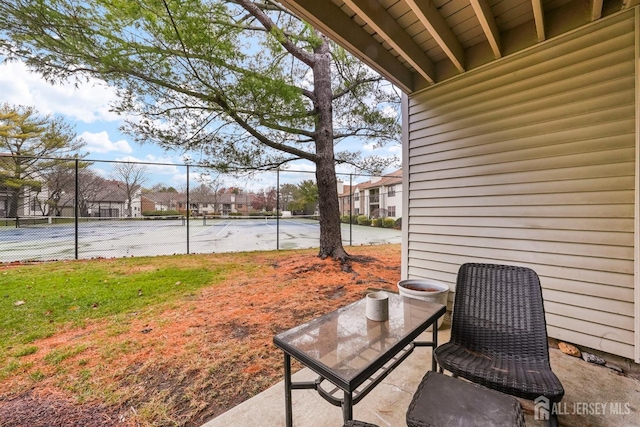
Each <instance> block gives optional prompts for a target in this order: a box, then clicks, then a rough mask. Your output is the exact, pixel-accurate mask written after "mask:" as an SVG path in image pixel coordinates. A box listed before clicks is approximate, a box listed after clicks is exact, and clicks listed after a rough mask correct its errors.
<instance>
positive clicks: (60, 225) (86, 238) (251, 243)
mask: <svg viewBox="0 0 640 427" xmlns="http://www.w3.org/2000/svg"><path fill="white" fill-rule="evenodd" d="M76 229H77V238H76ZM319 237H320V227H319V224H318V221H317V220H316V219H312V218H306V217H290V218H280V219H277V218H274V217H251V218H216V219H212V218H207V219H203V218H193V219H190V220H189V221H188V222H187V221H186V220H185V219H182V218H177V219H168V218H164V219H155V220H141V219H127V218H81V219H80V221H79V222H78V224H77V227H76V224H75V223H74V221H73V218H67V219H61V218H52V219H51V220H49V219H48V218H39V219H33V221H31V222H30V221H28V220H25V219H21V220H20V221H19V223H18V225H17V226H16V223H15V220H14V219H7V220H4V219H3V220H2V221H0V262H12V261H28V260H39V261H44V260H54V259H74V258H75V257H76V251H77V257H78V258H85V259H86V258H100V257H102V258H114V257H125V256H153V255H172V254H186V253H215V252H245V251H256V250H276V249H296V248H311V247H317V246H318V241H319ZM342 237H343V242H344V244H345V245H349V244H353V245H363V244H383V243H400V241H401V232H400V231H399V230H392V229H383V228H376V227H366V226H358V225H353V226H350V225H349V224H342Z"/></svg>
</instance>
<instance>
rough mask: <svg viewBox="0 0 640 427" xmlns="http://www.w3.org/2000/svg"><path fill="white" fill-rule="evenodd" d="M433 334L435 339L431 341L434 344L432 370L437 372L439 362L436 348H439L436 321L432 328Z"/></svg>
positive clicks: (432, 348)
mask: <svg viewBox="0 0 640 427" xmlns="http://www.w3.org/2000/svg"><path fill="white" fill-rule="evenodd" d="M431 329H432V334H433V338H431V341H432V342H433V347H431V370H432V371H435V370H436V369H438V362H436V348H437V347H438V322H437V321H436V322H435V323H434V324H433V325H432V326H431Z"/></svg>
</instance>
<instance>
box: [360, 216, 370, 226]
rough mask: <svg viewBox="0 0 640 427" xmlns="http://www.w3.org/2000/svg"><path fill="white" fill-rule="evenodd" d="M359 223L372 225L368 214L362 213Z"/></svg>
mask: <svg viewBox="0 0 640 427" xmlns="http://www.w3.org/2000/svg"><path fill="white" fill-rule="evenodd" d="M358 225H371V220H370V219H369V217H367V216H366V215H360V216H359V217H358Z"/></svg>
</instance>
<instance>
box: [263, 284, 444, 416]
mask: <svg viewBox="0 0 640 427" xmlns="http://www.w3.org/2000/svg"><path fill="white" fill-rule="evenodd" d="M388 294H389V320H387V321H384V322H377V321H373V320H369V319H367V317H366V315H365V300H364V299H362V300H359V301H356V302H355V303H352V304H350V305H348V306H346V307H342V308H340V309H338V310H336V311H333V312H331V313H328V314H326V315H324V316H321V317H318V318H316V319H313V320H311V321H310V322H308V323H305V324H302V325H300V326H297V327H295V328H293V329H290V330H288V331H285V332H283V333H281V334H278V335H276V336H275V337H274V339H273V341H274V344H275V345H276V346H277V347H279V348H280V349H282V350H283V351H284V353H285V393H286V394H285V398H286V400H287V402H286V404H287V426H290V425H291V420H290V419H289V418H290V417H291V414H290V403H291V402H290V391H291V389H303V388H313V389H316V390H318V392H319V393H320V394H321V395H322V397H324V398H325V399H326V400H328V401H329V402H331V403H332V404H334V405H341V406H342V407H343V414H344V419H345V421H347V420H349V419H351V406H352V404H355V403H357V402H358V401H359V400H360V399H361V398H363V397H364V395H366V393H368V391H370V389H371V388H373V387H374V386H375V385H376V384H377V383H378V382H379V381H381V380H382V378H383V377H384V376H386V375H387V374H388V373H389V372H390V371H391V370H393V368H395V367H396V366H397V365H398V364H399V363H400V362H401V361H402V360H404V358H406V357H407V356H408V355H409V353H411V351H413V347H414V346H415V345H426V346H432V347H434V346H437V326H435V327H434V328H433V341H432V342H424V343H414V340H415V339H416V338H417V337H418V336H419V335H420V334H421V333H422V332H424V331H425V330H426V329H427V328H428V327H429V326H431V325H436V323H437V320H438V319H439V318H440V317H441V316H443V315H444V313H445V311H446V309H445V306H443V305H442V304H436V303H432V302H427V301H422V300H417V299H414V298H407V297H404V296H400V295H397V294H394V293H388ZM398 354H401V355H402V357H401V359H399V360H397V363H394V364H393V365H392V366H385V365H386V364H388V362H390V361H391V360H394V358H397V355H398ZM290 357H294V358H296V359H297V360H299V361H300V362H302V364H304V365H305V366H307V367H308V368H310V369H311V370H313V371H314V372H316V373H317V374H318V375H319V376H320V378H319V379H318V380H316V381H315V382H313V383H291V372H290ZM383 367H385V370H384V373H383V376H382V378H379V379H377V381H375V380H373V381H372V380H371V377H372V376H374V374H376V372H377V371H378V370H380V369H381V368H383ZM432 369H435V359H433V358H432ZM325 379H326V380H328V381H329V382H331V383H333V384H334V385H335V386H337V387H338V388H339V389H341V390H342V391H344V398H343V399H340V400H337V399H335V398H332V397H331V396H329V395H328V394H327V393H326V392H323V389H322V388H321V386H320V383H321V382H322V381H324V380H325ZM366 381H370V384H369V385H367V387H366V389H365V390H361V391H359V393H358V395H357V397H356V398H355V399H353V397H352V395H353V393H354V392H355V391H356V390H357V389H358V387H360V386H361V385H362V384H363V383H365V382H366Z"/></svg>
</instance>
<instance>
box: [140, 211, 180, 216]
mask: <svg viewBox="0 0 640 427" xmlns="http://www.w3.org/2000/svg"><path fill="white" fill-rule="evenodd" d="M142 215H144V216H175V215H182V214H181V213H180V212H178V211H144V212H142Z"/></svg>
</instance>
